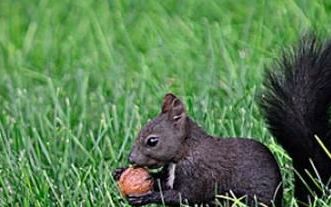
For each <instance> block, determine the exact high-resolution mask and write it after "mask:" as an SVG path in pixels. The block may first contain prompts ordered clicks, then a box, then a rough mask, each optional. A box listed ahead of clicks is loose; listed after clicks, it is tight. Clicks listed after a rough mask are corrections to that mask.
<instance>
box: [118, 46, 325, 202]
mask: <svg viewBox="0 0 331 207" xmlns="http://www.w3.org/2000/svg"><path fill="white" fill-rule="evenodd" d="M276 65H277V67H276V69H274V68H273V69H272V70H269V71H268V73H267V76H266V80H265V82H264V86H265V90H264V91H263V93H262V96H261V98H260V101H259V104H260V106H261V108H262V110H263V112H264V115H265V119H266V122H267V124H268V127H269V129H270V131H271V133H272V135H273V136H274V137H275V138H276V140H277V141H278V142H279V143H280V144H281V146H282V147H283V148H284V149H285V150H286V151H287V152H288V154H289V155H290V157H291V158H292V160H293V167H294V169H295V170H296V171H297V173H298V174H300V176H301V177H302V178H304V180H305V181H306V182H307V184H308V185H309V186H310V187H311V189H312V190H313V191H314V192H316V194H318V193H319V189H318V188H317V187H316V186H314V184H313V182H312V181H311V178H310V177H309V176H308V175H307V173H305V170H306V169H307V170H308V171H309V172H311V173H312V172H314V171H313V168H312V167H311V162H310V159H311V160H312V162H313V163H314V167H315V168H316V169H317V170H318V172H319V176H320V178H321V180H322V182H324V183H325V184H326V183H327V182H328V180H329V179H330V175H331V159H330V158H329V157H328V156H327V154H326V153H325V151H324V150H323V149H322V148H321V146H320V144H319V143H318V142H317V140H316V139H315V135H317V136H318V137H319V138H320V140H321V141H322V142H323V144H324V145H325V146H326V147H327V148H328V149H330V147H331V139H330V137H329V136H331V133H330V132H331V131H330V124H329V117H328V109H329V106H330V104H331V44H330V43H329V44H326V45H321V44H320V43H318V42H317V41H316V40H315V39H309V40H304V41H302V42H301V44H300V46H299V47H298V49H296V50H295V52H293V50H292V52H289V53H286V54H284V55H283V58H282V59H281V61H279V64H276ZM129 161H130V162H131V163H132V164H134V165H137V166H145V167H148V168H160V167H163V168H162V170H161V171H160V172H158V173H154V174H152V176H153V178H154V179H155V180H157V181H158V182H155V186H154V189H153V191H152V192H151V193H148V194H146V195H142V196H129V197H128V201H129V203H130V204H132V205H137V206H139V205H145V204H150V203H158V204H166V205H168V206H180V204H181V203H184V204H189V205H193V204H199V205H203V206H213V205H215V195H222V196H224V195H231V194H234V195H235V196H236V197H237V198H239V197H243V198H244V201H245V202H246V203H247V204H248V205H249V206H256V205H257V203H260V204H261V203H262V204H264V205H266V206H281V205H282V196H283V190H282V177H281V174H280V168H279V166H278V164H277V162H276V160H275V158H274V156H273V155H272V154H271V152H270V150H269V149H268V148H267V147H266V146H264V145H263V144H261V143H259V142H258V141H255V140H253V139H248V138H227V139H224V138H217V137H213V136H211V135H208V134H207V133H206V132H205V131H204V130H203V129H202V128H200V127H199V126H198V124H196V123H195V122H194V121H193V120H192V119H191V118H190V117H189V116H188V114H187V113H186V110H185V106H184V104H183V102H182V101H181V100H180V99H178V98H177V97H176V96H175V95H174V94H171V93H169V94H166V95H165V97H164V100H163V104H162V107H161V113H160V114H159V115H158V116H157V117H155V118H154V119H152V120H151V121H150V122H149V123H147V124H146V125H145V126H144V127H143V128H142V129H141V131H140V132H139V134H138V136H137V138H136V141H135V143H134V145H133V147H132V151H131V153H130V156H129ZM124 169H125V168H119V169H117V170H115V172H114V177H115V179H118V178H119V176H120V175H121V173H122V172H123V170H124ZM295 195H296V197H297V198H298V199H299V200H300V201H302V202H307V201H308V198H309V195H310V193H309V191H308V190H307V188H306V187H305V185H304V184H303V182H301V180H300V179H299V177H298V175H297V174H296V176H295ZM218 198H219V197H218Z"/></svg>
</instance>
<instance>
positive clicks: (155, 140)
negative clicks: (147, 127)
mask: <svg viewBox="0 0 331 207" xmlns="http://www.w3.org/2000/svg"><path fill="white" fill-rule="evenodd" d="M158 142H159V138H158V137H156V136H150V137H148V138H147V141H146V145H147V146H149V147H155V146H156V145H157V143H158Z"/></svg>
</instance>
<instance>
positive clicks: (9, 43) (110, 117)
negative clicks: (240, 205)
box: [0, 0, 331, 207]
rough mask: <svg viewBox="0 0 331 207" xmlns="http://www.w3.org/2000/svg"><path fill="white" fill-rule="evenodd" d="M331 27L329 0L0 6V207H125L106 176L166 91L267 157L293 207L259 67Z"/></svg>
mask: <svg viewBox="0 0 331 207" xmlns="http://www.w3.org/2000/svg"><path fill="white" fill-rule="evenodd" d="M330 20H331V2H330V1H327V0H316V1H310V0H301V1H299V0H297V1H294V0H289V1H287V0H274V1H267V0H264V1H263V0H251V1H246V0H237V1H231V0H209V1H176V0H164V1H153V0H146V1H120V0H114V1H113V0H108V1H106V0H79V1H78V0H61V1H50V0H1V1H0V205H1V206H127V204H126V203H125V202H124V201H122V200H121V199H120V196H119V193H118V191H117V188H116V185H115V183H114V181H113V179H112V177H111V171H112V169H114V168H115V167H119V166H124V165H127V155H128V152H129V150H130V146H131V143H132V141H133V140H134V138H135V135H136V134H137V132H138V131H139V129H140V128H141V127H142V125H143V124H144V123H145V122H146V121H147V120H148V119H149V118H152V117H153V116H155V115H156V114H157V113H158V112H159V111H160V104H161V100H162V97H163V95H164V94H165V93H166V92H169V91H172V92H174V93H176V94H177V95H178V96H180V97H182V99H183V100H184V101H185V103H186V104H187V108H188V111H189V114H190V115H191V116H192V117H193V118H194V119H195V120H196V121H198V122H199V123H200V124H201V125H202V126H203V128H205V129H206V130H207V131H208V132H209V133H211V134H214V135H218V136H243V137H255V138H256V139H257V140H260V141H261V142H263V143H265V144H266V145H267V146H268V147H269V148H271V149H272V151H273V152H274V154H275V155H276V156H277V159H278V161H279V163H280V165H281V167H282V171H283V175H284V176H283V177H284V180H285V200H286V203H287V206H295V200H294V198H293V196H292V188H293V186H292V182H291V179H292V176H291V171H290V170H289V167H288V166H289V165H290V159H289V157H288V156H287V155H286V154H284V152H283V150H282V149H281V148H280V147H279V146H277V145H276V144H275V142H274V140H273V139H272V138H271V136H270V134H269V133H268V132H267V130H266V128H265V124H264V121H263V119H262V117H261V115H260V113H259V109H258V107H257V105H256V95H257V94H258V92H259V90H261V82H262V78H263V70H264V69H265V66H266V65H270V64H271V62H272V60H273V59H274V58H277V57H278V56H279V54H280V51H281V50H282V49H283V48H284V47H287V46H288V45H293V44H294V43H296V42H297V40H298V39H299V38H300V37H301V36H303V34H305V33H307V32H310V31H315V32H316V33H318V34H319V35H320V36H321V37H327V36H330V34H331V21H330ZM330 200H331V198H330V197H329V198H325V199H319V200H318V201H317V202H316V203H315V204H314V205H312V206H325V207H326V206H330V203H331V201H330Z"/></svg>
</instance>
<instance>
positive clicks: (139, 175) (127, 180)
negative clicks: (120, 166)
mask: <svg viewBox="0 0 331 207" xmlns="http://www.w3.org/2000/svg"><path fill="white" fill-rule="evenodd" d="M153 184H154V181H153V179H152V177H151V176H150V174H149V173H148V171H147V170H146V169H144V168H132V167H130V168H128V169H126V170H125V171H124V172H123V173H122V175H121V177H120V179H119V181H118V185H119V188H120V190H121V193H122V194H123V195H124V196H128V195H130V196H140V195H143V194H146V193H148V192H150V191H151V190H152V189H153Z"/></svg>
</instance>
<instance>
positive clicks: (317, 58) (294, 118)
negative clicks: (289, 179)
mask: <svg viewBox="0 0 331 207" xmlns="http://www.w3.org/2000/svg"><path fill="white" fill-rule="evenodd" d="M265 87H266V89H265V93H263V94H262V97H261V106H262V108H263V110H264V114H265V117H266V120H267V124H268V127H269V129H270V131H271V133H272V134H273V135H274V137H275V138H276V139H277V141H278V142H279V143H280V144H281V145H282V146H283V148H284V149H285V150H286V151H287V152H288V154H289V155H290V157H291V158H292V161H293V167H294V168H295V170H296V172H295V177H296V180H295V182H296V184H295V195H296V197H297V198H298V199H299V200H301V201H307V196H308V195H309V191H308V189H307V188H306V186H305V184H304V183H303V182H302V181H301V180H300V179H301V178H299V177H300V176H301V177H302V178H303V179H304V181H305V182H306V183H307V184H308V185H309V187H310V189H311V190H312V191H314V192H315V193H317V194H320V189H318V188H317V186H316V185H315V184H314V183H313V181H312V179H311V177H310V176H308V175H307V173H306V172H305V170H306V169H307V170H308V171H309V172H310V173H311V174H312V175H313V176H314V177H316V172H315V169H316V170H317V171H318V176H319V177H320V179H321V180H322V182H323V183H324V184H327V182H328V180H329V179H330V175H331V158H330V157H328V155H327V153H326V152H325V151H324V150H323V148H322V147H321V144H320V143H319V142H318V140H317V138H316V137H318V138H319V139H320V140H321V141H322V143H323V144H324V145H325V146H326V148H328V149H329V150H330V149H331V139H330V132H331V130H330V123H329V113H328V110H329V108H330V105H331V42H328V43H326V44H324V45H323V44H321V43H319V42H318V41H317V40H316V39H315V38H305V39H304V40H302V41H301V44H300V46H299V47H298V48H295V49H292V50H290V51H289V52H288V53H286V54H284V55H283V57H282V58H281V60H280V61H279V62H278V63H277V64H276V65H275V68H272V70H270V71H269V72H268V73H267V76H266V81H265ZM310 159H311V160H312V162H313V165H314V167H312V164H311V162H310V161H309V160H310ZM314 168H315V169H314ZM298 174H300V176H299V175H298Z"/></svg>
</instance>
